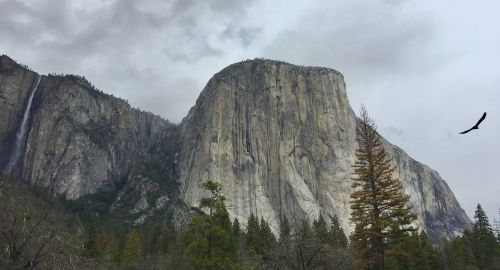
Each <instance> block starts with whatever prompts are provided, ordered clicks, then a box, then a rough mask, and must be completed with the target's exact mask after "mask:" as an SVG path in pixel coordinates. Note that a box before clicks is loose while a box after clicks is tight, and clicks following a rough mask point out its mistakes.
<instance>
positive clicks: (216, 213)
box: [186, 181, 237, 269]
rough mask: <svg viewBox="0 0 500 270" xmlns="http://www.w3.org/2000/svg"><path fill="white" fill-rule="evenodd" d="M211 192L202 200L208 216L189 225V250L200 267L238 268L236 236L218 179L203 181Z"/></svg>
mask: <svg viewBox="0 0 500 270" xmlns="http://www.w3.org/2000/svg"><path fill="white" fill-rule="evenodd" d="M203 187H204V188H205V189H206V190H207V191H208V192H209V193H210V195H209V196H208V197H203V198H201V200H200V208H202V209H203V208H205V209H207V210H208V211H207V212H208V215H206V214H201V215H198V216H196V217H194V218H193V219H192V220H191V221H190V222H189V224H188V231H187V236H186V237H187V239H188V242H189V244H188V247H187V248H188V252H189V253H190V254H191V256H193V259H194V264H195V266H196V267H197V268H198V269H235V268H236V266H237V265H236V262H235V260H234V256H235V252H234V237H232V234H233V231H232V227H231V221H230V220H229V216H228V214H227V210H226V205H225V203H224V201H225V200H226V198H225V197H224V196H223V195H222V187H221V185H220V184H219V183H217V182H215V181H206V182H203Z"/></svg>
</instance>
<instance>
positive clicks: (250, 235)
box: [246, 213, 260, 253]
mask: <svg viewBox="0 0 500 270" xmlns="http://www.w3.org/2000/svg"><path fill="white" fill-rule="evenodd" d="M259 231H260V226H259V220H258V219H257V217H256V216H255V215H254V214H253V213H251V214H250V217H249V218H248V223H247V235H246V246H247V249H248V250H250V251H251V252H255V253H256V252H257V250H258V249H259V245H260V243H259Z"/></svg>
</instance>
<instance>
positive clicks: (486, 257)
mask: <svg viewBox="0 0 500 270" xmlns="http://www.w3.org/2000/svg"><path fill="white" fill-rule="evenodd" d="M469 239H470V243H471V248H472V251H473V253H474V257H475V258H476V263H477V266H478V267H479V269H489V268H490V266H491V265H492V263H493V259H494V257H495V255H496V252H497V250H496V249H497V243H496V239H495V235H494V234H493V229H492V228H491V225H490V222H489V220H488V217H487V216H486V213H485V212H484V210H483V208H482V207H481V205H480V204H478V205H477V208H476V211H475V213H474V226H473V228H472V232H471V234H470V238H469Z"/></svg>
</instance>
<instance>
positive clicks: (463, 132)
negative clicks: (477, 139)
mask: <svg viewBox="0 0 500 270" xmlns="http://www.w3.org/2000/svg"><path fill="white" fill-rule="evenodd" d="M473 129H474V128H471V129H468V130H466V131H462V132H460V134H465V133H467V132H469V131H471V130H473Z"/></svg>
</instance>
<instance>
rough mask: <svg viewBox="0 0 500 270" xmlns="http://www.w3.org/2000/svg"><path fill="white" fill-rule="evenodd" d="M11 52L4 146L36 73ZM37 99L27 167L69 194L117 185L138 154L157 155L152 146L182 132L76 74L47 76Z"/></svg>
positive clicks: (33, 178) (5, 81)
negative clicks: (13, 58)
mask: <svg viewBox="0 0 500 270" xmlns="http://www.w3.org/2000/svg"><path fill="white" fill-rule="evenodd" d="M8 60H9V59H8V58H7V57H3V58H2V62H1V66H0V71H1V74H0V82H1V83H2V84H1V87H0V96H2V97H8V98H9V99H8V100H12V101H9V102H10V103H12V104H13V105H11V106H9V107H6V108H4V107H3V106H2V109H1V110H2V116H1V117H6V118H8V116H11V118H8V120H5V121H2V125H4V126H5V127H4V126H2V128H1V129H0V130H1V131H0V136H2V137H1V138H0V139H2V148H6V147H5V146H6V145H8V144H9V141H8V140H6V139H4V138H6V137H8V136H12V135H11V134H12V133H13V130H14V132H15V129H16V128H17V127H16V125H19V122H20V121H19V119H20V117H22V116H20V114H22V110H23V108H24V105H23V104H22V103H19V104H17V103H16V102H18V101H19V100H22V99H23V97H25V96H26V92H27V90H28V89H29V88H30V86H31V83H32V81H33V80H34V77H35V75H34V74H32V73H31V72H28V71H26V70H25V69H23V68H21V67H20V66H18V65H16V64H15V63H13V62H9V61H8ZM24 99H25V98H24ZM2 102H5V101H4V100H2ZM33 102H34V103H33V108H32V112H31V113H32V121H31V126H30V131H29V134H28V140H27V143H26V148H25V153H24V159H23V162H22V168H21V174H20V175H21V176H22V178H24V179H25V180H27V181H29V182H31V183H34V184H36V185H37V186H41V187H46V188H48V189H50V190H51V191H53V192H54V193H56V194H63V195H64V196H65V197H66V198H68V199H77V198H79V197H81V196H83V195H87V194H92V193H96V192H100V191H114V190H115V189H116V185H117V183H119V182H122V181H124V180H125V179H126V178H127V177H128V174H129V172H130V171H131V169H132V168H133V167H134V166H135V165H136V164H138V162H144V161H146V160H148V159H149V157H150V150H151V147H152V146H154V145H156V144H158V143H159V142H161V141H162V140H176V138H177V137H176V132H175V130H176V126H175V125H173V124H171V123H169V122H168V121H166V120H163V119H161V118H160V117H159V116H156V115H153V114H151V113H147V112H142V111H139V110H137V109H133V108H131V107H130V105H128V104H127V103H126V102H125V101H123V100H121V99H118V98H114V97H112V96H109V95H106V94H103V93H101V92H99V91H96V90H95V89H93V87H92V86H91V85H90V84H89V83H87V82H86V81H85V80H83V79H82V78H78V77H76V76H71V75H69V76H64V77H62V76H51V75H49V76H42V80H41V82H40V85H39V88H38V90H37V92H36V94H35V97H34V101H33ZM4 111H5V112H4ZM6 123H7V124H6ZM4 134H8V135H7V136H6V135H4ZM2 156H3V155H2Z"/></svg>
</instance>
